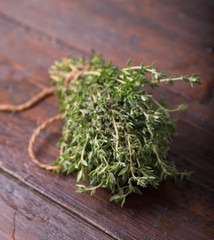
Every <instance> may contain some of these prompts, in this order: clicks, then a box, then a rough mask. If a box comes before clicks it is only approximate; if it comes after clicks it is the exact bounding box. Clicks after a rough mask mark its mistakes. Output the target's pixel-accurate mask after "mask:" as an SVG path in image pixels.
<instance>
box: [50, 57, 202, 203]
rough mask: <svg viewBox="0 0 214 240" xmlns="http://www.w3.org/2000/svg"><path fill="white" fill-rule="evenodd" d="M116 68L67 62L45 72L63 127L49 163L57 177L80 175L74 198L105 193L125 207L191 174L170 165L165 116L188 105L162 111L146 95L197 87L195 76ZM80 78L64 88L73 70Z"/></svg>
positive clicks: (170, 130) (170, 126)
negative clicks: (180, 84) (162, 88)
mask: <svg viewBox="0 0 214 240" xmlns="http://www.w3.org/2000/svg"><path fill="white" fill-rule="evenodd" d="M127 65H128V66H127V68H123V69H121V68H119V67H116V66H113V65H112V63H111V62H106V61H105V60H104V59H103V57H102V56H97V55H95V54H94V55H93V56H92V57H91V58H90V59H85V58H83V57H81V58H68V59H64V60H63V61H61V62H56V63H55V64H54V65H53V66H52V67H51V68H50V74H51V77H50V80H51V82H52V83H53V84H54V85H55V86H56V88H57V94H58V96H59V100H60V103H61V108H60V111H61V112H62V113H63V119H64V122H65V125H64V127H63V129H62V138H61V140H60V141H59V143H58V146H59V148H60V149H61V150H60V156H59V157H58V159H57V160H56V162H55V163H54V164H53V165H54V166H61V167H63V168H60V169H59V170H57V171H62V172H64V173H67V174H70V173H72V172H74V171H77V182H79V181H80V180H83V181H86V182H88V184H87V185H89V186H85V185H83V184H77V186H78V190H77V192H80V193H82V192H86V191H91V195H93V194H94V193H95V192H96V189H97V188H108V189H110V191H111V197H110V201H115V202H121V205H123V204H124V203H125V200H126V197H127V196H128V195H129V194H131V193H139V194H141V190H142V187H146V186H148V185H152V186H153V187H158V185H159V184H160V182H161V181H162V180H165V179H166V178H167V177H168V176H173V177H177V176H180V177H181V179H183V178H184V177H186V178H187V179H189V177H190V175H191V172H186V171H185V172H179V171H178V170H177V169H176V167H175V164H174V163H173V162H172V161H169V160H167V154H168V151H169V148H170V143H171V140H172V136H174V135H176V134H177V132H176V119H173V118H171V116H170V112H174V111H182V110H185V109H186V108H187V105H185V104H181V105H179V106H178V107H177V108H176V109H173V110H170V109H167V107H166V104H165V103H164V102H163V101H162V100H161V101H157V100H155V99H154V98H153V96H152V94H151V93H148V92H147V91H146V90H145V86H146V85H150V86H151V87H152V88H155V87H157V86H159V84H160V83H162V82H164V83H169V84H173V82H174V81H178V80H183V81H186V82H189V83H190V85H191V86H193V84H199V83H200V79H199V77H198V75H197V74H194V75H192V76H181V77H171V76H168V75H166V74H165V73H163V72H158V71H157V68H156V66H155V62H154V63H153V64H152V65H150V66H145V65H144V64H141V66H131V62H130V61H128V64H127ZM85 66H87V70H86V71H84V72H83V73H82V74H81V75H80V76H79V77H78V79H76V80H75V82H73V83H72V81H71V83H70V84H68V86H67V87H65V85H64V82H65V79H66V78H67V76H68V75H69V74H70V73H71V72H72V71H78V70H79V71H82V69H84V68H85Z"/></svg>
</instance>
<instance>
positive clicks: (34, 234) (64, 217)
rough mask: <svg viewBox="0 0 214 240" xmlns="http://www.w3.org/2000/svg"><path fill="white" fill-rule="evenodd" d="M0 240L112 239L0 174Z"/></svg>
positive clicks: (12, 179)
mask: <svg viewBox="0 0 214 240" xmlns="http://www.w3.org/2000/svg"><path fill="white" fill-rule="evenodd" d="M0 196H1V197H0V206H1V213H0V239H1V240H6V239H19V240H25V239H32V240H34V239H35V240H38V239H41V240H42V239H44V240H47V239H56V240H57V239H65V240H66V239H87V240H88V239H111V238H110V237H109V236H107V235H105V234H104V233H102V232H100V231H98V230H97V229H93V228H92V227H91V226H90V225H88V224H86V223H85V222H83V221H82V220H81V219H79V218H77V217H76V216H74V215H72V214H71V213H68V212H67V211H65V210H64V209H62V208H61V207H59V206H57V205H56V204H53V203H52V202H50V200H48V199H46V198H44V197H42V196H41V195H40V194H38V193H36V192H34V191H32V189H29V188H28V187H26V186H25V185H23V184H21V183H20V182H19V181H17V180H15V179H14V178H11V177H10V176H9V175H5V174H4V173H2V171H0Z"/></svg>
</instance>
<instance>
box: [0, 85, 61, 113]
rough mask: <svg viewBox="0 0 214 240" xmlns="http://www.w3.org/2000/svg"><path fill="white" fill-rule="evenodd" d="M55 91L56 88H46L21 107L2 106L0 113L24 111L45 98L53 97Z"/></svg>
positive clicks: (20, 105)
mask: <svg viewBox="0 0 214 240" xmlns="http://www.w3.org/2000/svg"><path fill="white" fill-rule="evenodd" d="M55 90H56V88H55V87H50V88H45V89H43V90H42V91H41V92H40V93H38V94H36V95H35V96H34V97H32V98H31V99H30V100H28V101H27V102H25V103H22V104H19V105H12V104H0V111H13V112H19V111H23V110H25V109H27V108H30V107H32V106H33V105H34V104H36V103H38V102H39V101H40V100H42V99H43V98H45V97H47V96H49V95H52V94H53V93H54V92H55Z"/></svg>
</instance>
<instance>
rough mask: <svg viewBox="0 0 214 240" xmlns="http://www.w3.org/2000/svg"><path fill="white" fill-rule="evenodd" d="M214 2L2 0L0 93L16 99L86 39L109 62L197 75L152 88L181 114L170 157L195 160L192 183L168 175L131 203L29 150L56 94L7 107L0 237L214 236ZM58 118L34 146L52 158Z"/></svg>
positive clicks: (1, 148)
mask: <svg viewBox="0 0 214 240" xmlns="http://www.w3.org/2000/svg"><path fill="white" fill-rule="evenodd" d="M213 12H214V3H213V1H211V0H210V1H208V0H206V1H204V0H195V1H183V0H179V1H178V0H175V1H169V0H163V1H155V0H147V1H138V0H129V1H122V0H118V1H113V0H110V1H104V0H92V1H86V0H85V1H83V0H81V1H71V0H53V1H42V0H31V1H27V0H19V1H15V0H0V103H13V104H19V103H22V102H24V101H26V100H28V99H29V98H30V97H32V96H33V95H34V94H36V93H38V92H39V91H40V90H41V89H43V88H44V87H45V86H50V85H49V82H48V68H49V66H50V65H51V64H53V62H54V61H55V60H60V59H61V58H62V57H66V56H75V57H76V56H81V55H84V56H88V55H89V54H90V50H91V48H94V49H95V50H96V51H97V52H103V54H104V56H105V57H106V58H107V59H109V60H112V61H113V62H114V64H117V65H119V66H125V64H126V61H127V59H131V60H132V63H133V64H139V63H141V62H145V63H146V64H151V63H152V62H153V61H154V60H155V59H156V60H157V61H158V64H157V65H158V68H159V69H160V70H161V71H165V72H167V73H169V74H172V75H182V74H192V73H195V72H197V73H199V74H200V76H201V78H202V85H201V86H197V87H195V88H193V89H192V88H190V87H189V85H188V84H186V83H176V84H175V86H174V87H169V86H167V85H163V86H162V87H161V88H159V89H157V91H156V92H155V96H156V97H157V98H161V97H163V96H164V97H166V98H167V99H168V103H169V105H170V107H175V106H177V105H178V104H180V103H188V104H189V106H190V107H189V110H188V111H187V112H185V113H183V114H179V115H175V116H176V117H177V118H178V119H179V121H178V131H179V136H177V137H175V138H174V139H173V143H172V148H171V150H170V154H169V159H170V160H172V161H175V163H176V164H177V166H178V168H179V170H185V169H187V170H193V171H194V174H193V175H192V179H191V181H190V182H186V181H184V182H178V183H177V184H176V185H175V184H174V182H173V181H172V180H171V179H168V180H167V181H166V182H164V183H162V184H161V186H160V187H159V188H158V189H157V190H156V189H153V188H151V187H149V188H147V189H145V190H143V195H142V196H139V195H133V196H130V197H129V198H128V199H127V203H126V205H125V206H124V207H123V208H121V207H120V205H119V204H115V203H110V202H109V201H108V198H109V192H108V191H107V190H98V191H97V194H96V195H95V196H93V197H90V195H89V194H88V193H86V194H78V193H76V192H75V191H76V186H75V184H76V180H75V174H74V175H69V176H63V175H59V174H56V173H52V172H48V171H45V170H42V169H39V168H38V167H36V166H35V165H34V164H33V163H32V162H31V160H30V158H29V156H28V152H27V146H28V141H29V138H30V136H31V134H32V132H33V130H34V129H35V128H36V127H37V126H38V125H39V124H40V123H42V122H43V121H44V120H46V119H47V118H49V117H51V116H53V115H55V114H56V113H57V112H58V109H59V104H58V101H57V97H56V96H52V97H50V98H48V99H46V100H45V101H42V102H40V103H39V104H37V105H35V106H34V107H33V108H31V109H29V110H26V111H23V112H20V113H8V112H0V239H23V240H25V239H44V240H46V239H57V240H58V239H191V240H192V239H193V240H194V239H213V235H214V179H213V175H214V174H213V172H214V165H213V160H214V147H213V145H214V133H213V130H214V111H213V108H214V82H213V80H214V31H213V25H214V14H213ZM60 126H62V122H57V123H54V124H53V125H51V126H50V127H49V128H48V129H47V130H46V131H44V132H43V133H42V134H41V135H40V137H39V139H38V141H37V143H36V146H35V150H36V154H37V156H38V158H39V159H43V160H45V161H46V162H50V163H51V162H52V161H53V160H54V159H55V158H56V157H57V155H58V150H57V149H56V147H55V144H56V142H57V140H58V139H59V138H60Z"/></svg>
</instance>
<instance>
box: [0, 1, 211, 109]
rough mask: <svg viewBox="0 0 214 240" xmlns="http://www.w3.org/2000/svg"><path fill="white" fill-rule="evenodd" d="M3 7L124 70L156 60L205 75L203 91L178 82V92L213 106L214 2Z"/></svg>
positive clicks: (176, 70)
mask: <svg viewBox="0 0 214 240" xmlns="http://www.w3.org/2000/svg"><path fill="white" fill-rule="evenodd" d="M0 3H1V6H2V9H4V13H5V14H7V15H8V16H11V17H13V18H15V19H17V20H18V21H20V22H21V23H23V24H26V25H29V26H30V27H33V28H35V29H39V30H41V31H42V32H43V34H48V35H50V36H52V37H53V38H57V39H62V40H63V41H64V42H66V44H67V45H71V46H73V47H75V48H78V49H82V50H84V51H87V52H89V50H90V49H91V48H94V49H96V50H97V51H98V52H104V54H105V56H107V58H108V59H111V60H113V62H114V63H115V64H118V65H123V66H124V64H125V62H126V60H127V59H129V58H130V59H132V60H133V64H139V63H140V62H142V61H144V62H145V63H147V64H150V63H151V62H152V61H153V60H155V59H156V60H157V61H158V67H159V68H160V69H161V70H162V71H166V72H168V73H170V74H172V75H180V74H192V73H195V72H199V73H200V75H201V77H202V82H203V85H202V87H200V88H199V87H196V88H195V89H194V90H193V91H192V92H191V93H189V91H188V90H187V89H186V87H185V85H184V83H181V84H180V83H176V88H173V89H172V91H175V92H177V93H180V94H182V95H184V96H186V97H187V98H192V99H200V100H201V101H202V102H204V100H206V104H209V105H210V106H213V101H212V98H211V97H210V94H207V91H208V90H209V89H210V88H212V89H213V75H214V70H213V68H212V65H213V62H214V56H213V54H212V52H213V46H212V42H213V31H212V24H211V23H212V20H213V14H212V9H213V4H212V3H211V2H210V1H206V4H205V3H204V1H202V0H200V1H197V2H194V3H193V2H191V1H190V3H187V2H185V1H182V4H181V2H176V3H175V4H174V2H173V3H172V2H170V1H164V2H161V3H158V2H157V1H147V2H146V3H142V2H140V3H139V1H137V0H136V1H126V2H119V1H118V2H117V1H107V2H106V1H99V0H93V1H78V2H77V1H67V0H63V1H59V0H54V1H53V2H52V4H49V3H48V2H43V1H38V0H32V1H31V2H30V3H29V2H28V1H26V0H22V1H20V2H19V6H21V7H17V5H16V1H15V0H10V1H7V0H1V1H0ZM193 5H195V6H197V7H194V6H193ZM41 6H42V7H41ZM199 6H200V7H199ZM187 13H188V14H187ZM201 15H203V16H206V17H203V18H202V17H200V16H201ZM56 16H57V17H56ZM89 19H90V21H89ZM41 22H43V24H41ZM115 46H116V47H115ZM202 88H203V90H201V89H202Z"/></svg>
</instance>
